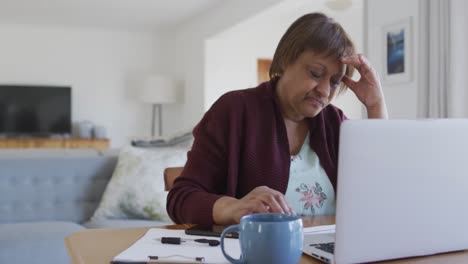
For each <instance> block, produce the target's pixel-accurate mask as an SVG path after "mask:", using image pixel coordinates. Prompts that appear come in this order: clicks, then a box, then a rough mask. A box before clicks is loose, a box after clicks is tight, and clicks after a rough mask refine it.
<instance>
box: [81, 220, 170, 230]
mask: <svg viewBox="0 0 468 264" xmlns="http://www.w3.org/2000/svg"><path fill="white" fill-rule="evenodd" d="M172 224H173V223H172V222H162V221H151V220H137V219H132V220H122V219H101V220H91V221H89V222H86V223H84V224H83V226H84V227H86V228H126V227H145V226H153V227H155V226H165V225H172Z"/></svg>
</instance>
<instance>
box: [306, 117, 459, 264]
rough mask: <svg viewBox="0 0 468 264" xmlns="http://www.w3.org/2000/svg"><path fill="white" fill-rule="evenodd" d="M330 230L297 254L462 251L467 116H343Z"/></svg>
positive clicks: (339, 257)
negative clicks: (434, 117) (463, 117)
mask: <svg viewBox="0 0 468 264" xmlns="http://www.w3.org/2000/svg"><path fill="white" fill-rule="evenodd" d="M338 179H339V180H338V188H337V207H336V229H335V233H328V234H313V235H305V237H304V247H303V251H304V253H306V254H308V255H311V256H313V257H315V258H317V259H319V260H322V261H323V262H326V263H362V262H371V261H379V260H387V259H396V258H405V257H410V256H423V255H430V254H436V253H442V252H450V251H457V250H464V249H468V224H467V223H468V210H466V208H467V204H468V119H425V120H347V121H345V122H343V124H342V126H341V134H340V146H339V165H338Z"/></svg>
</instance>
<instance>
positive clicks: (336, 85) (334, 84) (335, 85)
mask: <svg viewBox="0 0 468 264" xmlns="http://www.w3.org/2000/svg"><path fill="white" fill-rule="evenodd" d="M339 85H340V81H337V82H332V86H333V87H334V88H336V87H338V86H339Z"/></svg>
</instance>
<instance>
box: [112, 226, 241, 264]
mask: <svg viewBox="0 0 468 264" xmlns="http://www.w3.org/2000/svg"><path fill="white" fill-rule="evenodd" d="M161 237H180V238H182V240H185V242H183V243H181V244H179V245H173V244H162V243H161ZM199 238H209V239H214V238H213V237H204V236H192V235H186V234H185V232H184V230H169V229H162V228H151V229H149V230H148V231H147V232H146V234H145V235H144V236H143V237H142V238H140V239H139V240H137V241H136V242H135V243H134V244H133V245H132V246H130V247H129V248H128V249H126V250H124V251H123V252H122V253H120V254H119V255H117V256H116V257H115V258H114V260H113V261H114V262H117V263H123V262H129V263H134V262H143V263H145V262H147V261H151V259H150V256H151V257H152V258H153V259H154V258H155V257H157V258H158V260H160V261H161V262H164V263H171V262H172V263H198V262H196V261H195V260H196V259H197V258H198V259H200V258H203V261H204V262H200V263H229V261H227V260H226V258H225V257H224V255H223V253H222V252H221V246H220V245H219V246H209V245H208V244H205V243H197V242H194V241H193V240H194V239H199ZM215 239H219V238H215ZM224 247H225V250H226V252H227V253H228V254H229V255H230V256H232V257H233V258H239V257H240V252H241V251H240V245H239V240H238V239H233V238H225V239H224ZM153 261H154V260H153Z"/></svg>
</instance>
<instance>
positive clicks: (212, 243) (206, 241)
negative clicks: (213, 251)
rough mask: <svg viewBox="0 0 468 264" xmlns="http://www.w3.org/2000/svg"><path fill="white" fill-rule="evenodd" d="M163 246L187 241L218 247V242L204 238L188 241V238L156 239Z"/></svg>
mask: <svg viewBox="0 0 468 264" xmlns="http://www.w3.org/2000/svg"><path fill="white" fill-rule="evenodd" d="M158 240H160V241H161V243H163V244H173V245H180V244H181V243H183V242H187V241H194V242H197V243H204V244H208V245H209V246H211V247H216V246H219V244H220V242H219V240H216V239H206V238H198V239H190V238H180V237H161V239H158Z"/></svg>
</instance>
